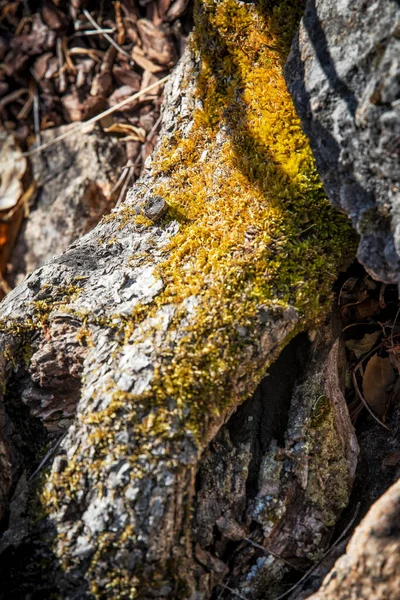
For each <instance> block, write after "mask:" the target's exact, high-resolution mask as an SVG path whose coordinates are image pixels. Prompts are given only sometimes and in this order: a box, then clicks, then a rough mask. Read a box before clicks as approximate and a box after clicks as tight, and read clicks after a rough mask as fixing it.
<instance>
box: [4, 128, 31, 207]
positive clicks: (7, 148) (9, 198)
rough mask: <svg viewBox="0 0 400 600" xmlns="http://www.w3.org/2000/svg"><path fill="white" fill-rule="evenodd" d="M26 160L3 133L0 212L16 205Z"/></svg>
mask: <svg viewBox="0 0 400 600" xmlns="http://www.w3.org/2000/svg"><path fill="white" fill-rule="evenodd" d="M26 164H27V163H26V158H24V157H23V155H22V152H21V150H20V149H19V148H18V147H17V146H16V144H15V143H14V139H13V137H12V136H8V135H6V134H5V133H3V134H1V137H0V210H1V211H4V210H10V209H11V208H13V207H14V206H16V204H17V203H18V200H19V199H20V197H21V195H22V193H23V185H22V179H23V177H24V175H25V171H26Z"/></svg>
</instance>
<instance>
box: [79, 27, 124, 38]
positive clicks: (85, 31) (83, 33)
mask: <svg viewBox="0 0 400 600" xmlns="http://www.w3.org/2000/svg"><path fill="white" fill-rule="evenodd" d="M114 32H115V28H114V27H109V28H108V29H82V30H78V31H76V32H75V33H73V34H72V35H71V36H70V37H69V39H70V40H72V39H73V38H76V37H82V36H87V35H102V34H103V33H114Z"/></svg>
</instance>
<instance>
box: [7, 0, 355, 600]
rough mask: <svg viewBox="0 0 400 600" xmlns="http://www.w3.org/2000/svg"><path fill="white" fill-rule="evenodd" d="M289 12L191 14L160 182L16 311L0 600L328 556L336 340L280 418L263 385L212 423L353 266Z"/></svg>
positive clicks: (338, 497) (272, 575)
mask: <svg viewBox="0 0 400 600" xmlns="http://www.w3.org/2000/svg"><path fill="white" fill-rule="evenodd" d="M298 13H299V9H298V7H297V2H291V1H289V0H282V1H281V2H274V3H272V2H262V3H257V4H243V3H240V2H237V1H236V0H220V1H219V2H213V1H211V0H199V1H198V2H197V7H196V29H195V34H194V36H193V37H192V40H191V43H190V47H189V49H188V51H187V53H186V55H185V57H184V59H183V60H182V61H181V63H180V65H179V66H178V67H177V69H176V71H175V73H174V75H173V77H172V79H171V80H170V82H169V84H168V89H167V90H166V100H165V107H164V112H163V129H162V136H161V138H162V141H161V144H160V146H159V148H158V151H157V152H156V154H155V156H154V157H153V159H152V162H151V163H150V164H149V166H148V172H147V174H146V175H145V177H144V178H143V179H142V180H141V181H139V182H138V183H137V184H136V185H135V187H134V189H133V190H132V191H131V192H130V194H129V197H128V200H127V202H126V204H125V205H124V206H123V207H121V208H120V209H119V210H118V211H117V212H114V213H113V214H112V215H111V216H109V217H106V218H105V219H104V220H103V222H102V223H101V224H100V225H99V226H97V227H96V229H95V230H94V231H92V232H91V233H90V234H88V235H86V236H85V237H84V238H82V239H81V240H80V241H79V242H77V243H75V244H73V245H72V246H71V247H70V248H69V249H68V250H67V251H66V252H65V253H64V254H63V255H61V256H60V257H57V258H55V259H53V260H52V261H50V262H49V263H48V264H47V265H45V266H44V267H42V268H41V269H39V270H37V271H36V272H35V273H33V274H32V275H31V276H30V277H29V278H28V279H27V280H26V281H25V282H24V283H23V284H22V285H21V286H19V287H18V288H17V289H16V290H14V292H13V293H12V294H10V295H9V296H8V297H7V298H6V300H5V302H4V303H3V304H2V307H1V316H2V321H1V332H2V333H1V349H2V354H1V366H2V370H1V377H2V391H3V393H4V398H3V403H2V405H1V413H0V417H1V424H2V425H3V428H2V433H1V439H0V441H1V446H0V450H1V452H0V461H1V465H2V474H1V477H0V492H1V493H0V511H1V514H2V516H3V517H4V530H5V533H4V535H3V538H2V541H1V545H0V550H1V551H2V557H3V565H5V567H4V571H3V572H6V573H7V576H6V577H5V579H4V582H5V583H3V585H4V586H6V587H7V590H8V591H7V593H8V596H7V597H8V598H21V597H23V595H24V594H25V595H26V594H29V593H31V592H32V590H33V589H36V590H39V592H38V593H41V594H42V596H41V597H51V594H52V593H54V594H56V595H57V594H58V595H59V596H61V597H62V598H71V599H72V598H79V599H81V598H110V597H114V598H119V599H121V600H122V599H126V598H136V597H138V598H195V597H196V598H209V597H211V593H212V590H213V589H214V587H215V585H217V584H219V583H223V585H227V586H228V588H229V587H230V582H232V581H233V582H234V585H235V586H236V587H237V588H238V589H240V590H242V592H240V593H245V594H250V597H252V598H258V597H261V596H262V597H266V594H272V593H274V591H276V589H277V587H278V588H279V581H280V580H281V578H282V576H283V575H284V573H285V569H288V568H289V567H288V563H291V564H292V563H294V565H295V566H299V565H300V566H304V565H305V564H307V562H309V561H312V560H315V558H316V557H317V556H318V554H319V553H320V551H321V550H322V549H323V548H324V546H325V545H326V543H327V542H328V539H329V535H330V532H331V530H332V526H333V525H334V523H335V520H336V518H337V516H338V515H339V514H340V511H341V510H342V508H343V507H344V506H345V504H346V502H347V499H348V495H349V490H350V487H351V481H352V477H353V475H354V466H355V456H356V443H355V441H354V434H353V432H352V428H351V425H350V423H349V419H348V415H347V412H346V408H345V404H344V402H343V397H342V395H341V391H340V390H341V382H340V380H339V378H338V361H340V348H339V346H338V344H335V340H334V336H333V334H332V331H334V327H333V326H332V325H330V326H329V327H328V326H327V327H326V328H322V327H321V331H320V332H319V335H318V336H317V338H316V340H315V342H314V346H313V347H312V349H311V354H310V359H309V361H308V363H307V361H304V364H305V365H306V364H308V367H304V368H305V370H306V371H307V374H308V375H307V379H306V381H305V382H304V383H303V384H302V385H301V386H300V385H295V382H296V378H297V375H299V373H295V374H294V375H293V376H291V380H290V381H291V382H288V387H287V388H285V390H284V391H283V392H282V394H283V395H282V402H284V403H285V408H282V407H281V408H280V407H279V405H280V398H281V396H279V395H277V392H276V390H275V389H274V388H272V389H270V391H269V393H268V394H264V396H263V395H262V393H261V391H260V390H261V389H262V388H258V391H257V392H256V395H255V396H253V399H252V400H251V401H250V402H252V403H253V404H251V403H250V404H245V405H243V406H244V408H243V409H242V410H244V413H239V414H241V415H243V419H247V421H246V422H247V423H250V422H254V427H253V426H251V427H250V426H247V425H246V426H245V425H244V424H243V426H242V423H241V422H240V420H239V422H238V421H237V415H236V424H235V423H234V422H232V421H230V424H229V423H228V425H227V426H226V427H225V428H223V429H221V427H222V426H223V425H224V423H226V422H227V421H228V419H229V417H230V416H231V415H232V414H233V413H234V412H235V410H236V409H237V407H238V406H239V405H241V404H242V403H243V402H244V401H245V400H247V399H248V398H250V397H251V396H252V394H254V392H255V391H256V388H257V386H258V384H259V383H260V381H261V379H262V378H263V376H264V375H265V373H266V369H267V367H268V366H269V365H270V364H271V363H272V362H273V361H274V360H275V359H276V358H277V357H278V355H279V353H280V352H281V350H282V349H283V348H284V347H285V346H286V345H287V343H288V342H289V341H290V340H291V339H292V338H293V337H295V336H296V334H299V333H300V332H302V331H306V330H308V329H310V328H311V329H315V327H316V326H318V327H320V326H321V324H322V323H323V321H324V319H325V317H326V315H327V313H328V311H329V308H330V302H331V287H332V284H333V282H334V280H335V278H336V276H337V273H338V271H339V270H340V268H341V267H342V266H344V265H345V264H346V262H347V261H348V260H349V258H351V256H352V253H353V251H354V239H353V234H352V233H351V231H350V228H349V226H348V224H347V222H346V220H345V219H344V218H343V217H342V216H341V215H339V214H338V213H336V212H335V211H334V210H333V209H331V207H330V205H329V203H328V202H327V200H326V199H325V197H324V194H323V191H322V187H321V184H320V182H319V179H318V176H317V174H316V171H315V166H314V160H313V157H312V154H311V152H310V149H309V147H308V144H307V141H306V139H305V137H304V135H303V134H302V132H301V129H300V125H299V121H298V119H297V116H296V114H295V112H294V109H293V106H292V103H291V101H290V97H289V95H288V93H287V91H286V88H285V84H284V80H283V76H282V68H283V63H284V60H285V56H286V54H287V52H288V46H289V43H290V39H291V36H292V35H293V32H294V29H295V27H296V24H297V19H298V17H299V14H298ZM297 343H298V342H296V344H297ZM291 348H292V350H290V351H288V352H289V355H290V352H294V350H293V347H292V346H291ZM295 348H298V350H297V351H296V352H297V353H298V352H300V354H303V355H304V353H305V352H306V350H305V349H303V350H302V349H301V346H300V347H298V346H295ZM299 348H300V350H299ZM307 352H308V351H307ZM288 360H291V359H289V358H288ZM296 360H297V359H296ZM282 372H283V373H284V372H285V366H283V371H282ZM282 372H281V375H280V378H279V377H278V380H279V379H282V377H283V375H282ZM285 377H286V375H285ZM293 389H294V391H293ZM257 394H258V395H257ZM260 394H261V396H260ZM274 398H275V401H274ZM291 399H292V401H291ZM246 411H250V413H248V412H246ZM260 411H261V412H260ZM275 412H276V413H277V414H276V415H275V417H274V416H273V414H275ZM270 413H271V416H269V415H270ZM257 415H258V416H257ZM260 415H263V416H260ZM246 427H247V428H246ZM266 431H269V433H268V434H266V433H265V432H266ZM64 432H66V435H65V436H64ZM218 432H219V434H218ZM217 434H218V437H216V436H217ZM60 435H62V436H63V437H62V439H61V443H60V444H59V446H57V443H58V442H59V438H60ZM260 440H262V441H260ZM211 443H212V444H213V445H212V444H211ZM210 444H211V446H210ZM56 446H57V447H56ZM47 450H50V452H49V454H48V457H47V459H46V460H45V461H44V465H43V466H42V467H41V469H40V472H39V473H38V474H35V473H33V471H34V470H35V467H37V465H38V464H39V463H40V460H41V456H43V455H44V454H45V453H46V451H47ZM40 453H42V454H40ZM204 453H205V454H204ZM221 461H222V462H221ZM326 462H328V464H330V465H331V467H332V468H331V470H330V471H328V472H327V471H326ZM213 474H215V480H214V479H213ZM196 475H197V486H196ZM216 481H219V482H220V485H216V484H215V482H216ZM328 482H329V485H328ZM214 484H215V485H214ZM323 490H326V491H325V492H324V491H323ZM328 490H329V491H328ZM216 532H218V533H216ZM248 539H251V541H250V542H249V541H248ZM246 540H247V541H246ZM257 544H258V546H259V547H258V548H257ZM260 547H261V548H262V547H264V548H265V549H268V552H267V550H265V551H263V550H260ZM271 552H272V554H271ZM232 585H233V584H232ZM224 589H225V592H226V597H229V594H230V592H229V590H227V588H221V589H220V590H219V591H220V592H221V590H222V592H223V590H224ZM196 594H197V595H196Z"/></svg>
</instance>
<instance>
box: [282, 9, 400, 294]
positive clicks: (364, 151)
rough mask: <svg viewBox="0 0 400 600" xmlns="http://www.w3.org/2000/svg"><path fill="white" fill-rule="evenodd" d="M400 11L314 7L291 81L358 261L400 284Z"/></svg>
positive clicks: (295, 52) (292, 62) (289, 72)
mask: <svg viewBox="0 0 400 600" xmlns="http://www.w3.org/2000/svg"><path fill="white" fill-rule="evenodd" d="M399 31H400V6H399V2H398V0H375V1H373V2H367V1H365V0H343V1H341V2H338V1H336V0H309V1H308V2H307V5H306V10H305V13H304V17H303V19H302V21H301V26H300V31H299V34H298V38H297V40H296V43H294V45H293V48H292V53H291V55H290V57H289V60H288V63H287V66H286V80H287V82H288V87H289V90H290V92H291V94H292V96H293V100H294V103H295V106H296V109H297V111H298V113H299V115H300V117H301V119H302V124H303V128H304V130H305V132H306V133H307V135H308V136H309V138H310V141H311V146H312V148H313V151H314V155H315V157H316V160H317V165H318V172H319V173H320V175H321V178H322V180H323V182H324V185H325V189H326V191H327V194H328V196H329V198H330V199H331V201H332V202H333V203H334V204H335V205H336V206H338V207H340V208H341V209H342V210H343V211H345V212H346V213H347V214H348V215H349V217H350V218H351V220H352V222H353V225H354V227H355V228H356V229H357V231H358V233H359V234H360V236H361V240H360V245H359V250H358V258H359V260H360V261H361V262H362V263H363V264H364V265H365V266H366V268H367V269H368V270H369V271H370V272H371V274H372V275H373V276H374V277H375V278H377V279H380V280H382V281H386V282H392V283H398V282H399V279H400V277H399V274H400V217H399V214H400V212H399V208H400V175H399V174H400V146H399V139H400V83H399V81H400V79H399V73H400V65H399V53H400V41H399Z"/></svg>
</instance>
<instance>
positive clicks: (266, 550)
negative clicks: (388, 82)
mask: <svg viewBox="0 0 400 600" xmlns="http://www.w3.org/2000/svg"><path fill="white" fill-rule="evenodd" d="M243 539H244V540H245V541H246V542H248V543H249V544H251V545H252V546H254V547H255V548H258V549H259V550H262V551H263V552H264V554H271V556H273V557H274V558H277V559H279V560H281V561H283V562H284V563H286V564H287V565H288V566H289V567H290V568H291V569H295V570H296V571H304V570H303V569H299V567H296V565H294V564H292V563H291V562H290V561H289V560H286V558H283V556H279V554H276V552H273V551H272V550H269V549H268V548H264V546H261V544H257V542H254V541H253V540H251V539H250V538H247V537H245V538H243Z"/></svg>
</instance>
